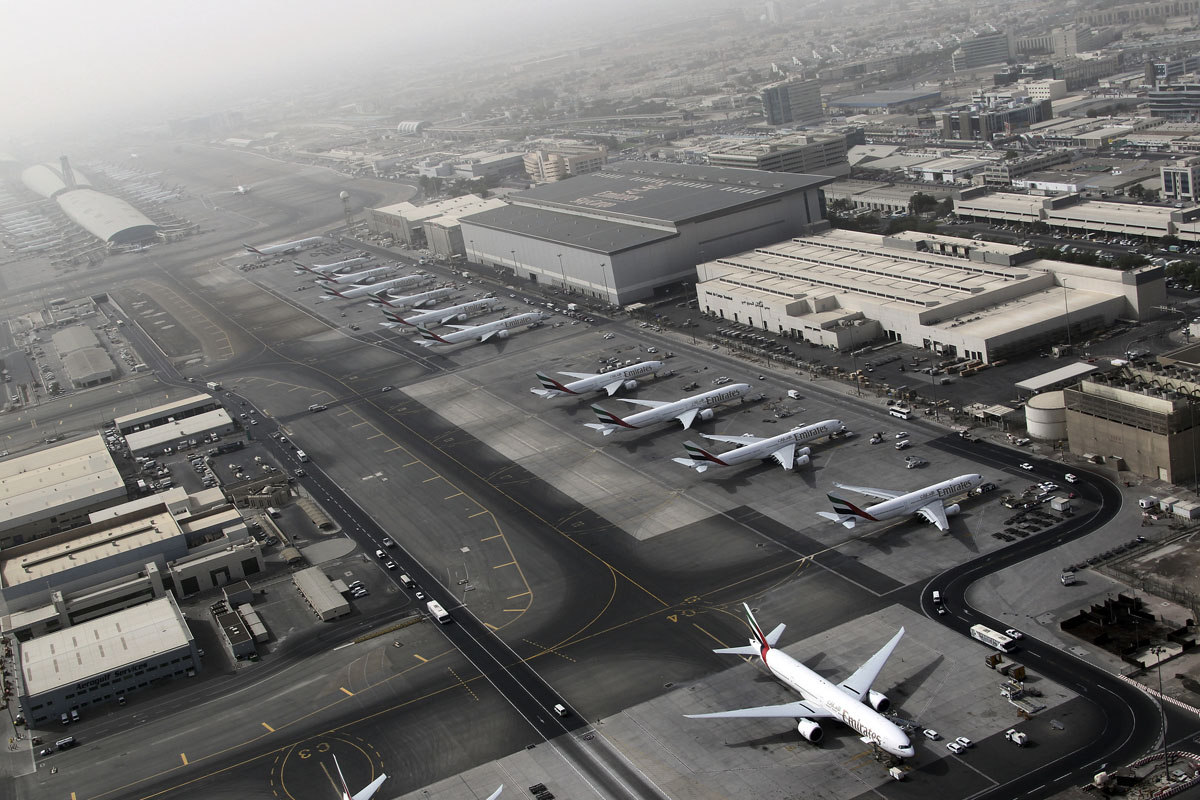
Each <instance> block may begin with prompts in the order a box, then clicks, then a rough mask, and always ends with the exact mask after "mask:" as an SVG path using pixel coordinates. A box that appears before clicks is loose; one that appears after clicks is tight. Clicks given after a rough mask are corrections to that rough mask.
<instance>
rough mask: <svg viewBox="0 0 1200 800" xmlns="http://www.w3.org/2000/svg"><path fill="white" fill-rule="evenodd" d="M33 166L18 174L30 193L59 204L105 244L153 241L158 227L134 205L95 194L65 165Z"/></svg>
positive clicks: (69, 216) (85, 181)
mask: <svg viewBox="0 0 1200 800" xmlns="http://www.w3.org/2000/svg"><path fill="white" fill-rule="evenodd" d="M63 161H64V164H63V166H62V167H60V166H58V165H55V164H36V165H34V166H32V167H29V168H28V169H26V170H25V171H24V172H22V173H21V181H22V182H23V183H24V184H25V186H26V187H27V188H29V189H30V190H31V191H33V192H35V193H37V194H39V195H41V196H42V197H45V198H46V199H47V200H53V201H54V202H56V203H58V205H59V207H60V208H61V209H62V210H63V213H64V214H66V215H67V217H68V218H69V219H70V220H71V221H72V222H74V223H75V224H76V225H78V226H79V227H81V228H83V229H84V230H86V231H87V232H88V233H90V234H92V235H93V236H95V237H96V238H97V239H100V240H101V241H103V242H107V243H108V244H133V243H136V242H143V241H146V240H147V239H153V238H155V237H156V236H157V235H158V225H157V224H155V222H154V221H153V220H151V219H150V218H149V217H147V216H146V215H145V214H143V213H142V212H140V211H138V210H137V209H136V208H134V207H133V206H131V205H129V203H126V202H125V201H124V200H121V199H119V198H116V197H112V196H111V195H107V194H103V193H101V192H97V191H96V190H95V189H92V188H91V182H90V181H88V179H87V178H86V177H85V176H84V175H81V174H80V173H79V172H76V171H75V170H73V169H71V168H70V167H68V166H66V163H65V162H66V159H65V158H64V159H63Z"/></svg>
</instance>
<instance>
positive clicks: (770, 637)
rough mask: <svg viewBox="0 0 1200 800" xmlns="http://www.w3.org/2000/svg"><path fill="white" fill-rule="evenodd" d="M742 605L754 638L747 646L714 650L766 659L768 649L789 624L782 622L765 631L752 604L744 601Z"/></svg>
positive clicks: (715, 651)
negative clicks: (767, 631)
mask: <svg viewBox="0 0 1200 800" xmlns="http://www.w3.org/2000/svg"><path fill="white" fill-rule="evenodd" d="M742 606H743V607H744V608H745V609H746V621H747V622H748V623H749V624H750V632H751V633H752V634H753V635H754V638H752V639H751V640H750V644H748V645H746V646H745V647H723V648H721V649H720V650H713V652H714V653H722V654H727V655H738V656H761V657H762V658H763V659H766V657H767V651H768V650H770V649H771V648H772V647H774V646H775V644H776V643H777V642H778V641H779V637H781V636H782V635H783V631H784V629H785V628H786V627H787V625H786V624H784V623H782V622H781V623H780V624H778V625H776V626H775V627H774V628H773V629H772V630H771V632H770V633H763V630H762V628H760V627H759V626H758V620H756V619H755V618H754V612H753V611H751V610H750V605H749V604H748V603H742Z"/></svg>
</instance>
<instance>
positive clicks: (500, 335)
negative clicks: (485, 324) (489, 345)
mask: <svg viewBox="0 0 1200 800" xmlns="http://www.w3.org/2000/svg"><path fill="white" fill-rule="evenodd" d="M496 338H497V339H507V338H508V331H496Z"/></svg>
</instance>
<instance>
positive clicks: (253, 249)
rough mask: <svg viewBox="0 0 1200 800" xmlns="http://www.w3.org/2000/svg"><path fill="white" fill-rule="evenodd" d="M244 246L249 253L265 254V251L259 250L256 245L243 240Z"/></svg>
mask: <svg viewBox="0 0 1200 800" xmlns="http://www.w3.org/2000/svg"><path fill="white" fill-rule="evenodd" d="M242 247H244V248H246V252H247V253H254V255H256V256H261V255H263V251H262V250H259V249H258V248H257V247H254V246H253V245H249V244H246V243H245V242H242Z"/></svg>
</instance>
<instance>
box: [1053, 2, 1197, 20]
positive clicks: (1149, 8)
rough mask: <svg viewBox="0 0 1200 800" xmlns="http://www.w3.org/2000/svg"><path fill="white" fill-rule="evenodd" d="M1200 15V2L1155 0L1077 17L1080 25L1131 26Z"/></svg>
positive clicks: (1088, 12)
mask: <svg viewBox="0 0 1200 800" xmlns="http://www.w3.org/2000/svg"><path fill="white" fill-rule="evenodd" d="M1198 13H1200V0H1154V1H1153V2H1149V3H1122V4H1119V5H1109V6H1106V7H1104V8H1100V9H1095V10H1092V11H1086V12H1084V13H1082V14H1077V15H1076V16H1075V22H1076V24H1078V25H1129V24H1131V23H1137V22H1162V21H1163V20H1166V19H1170V18H1171V17H1189V16H1195V15H1196V14H1198Z"/></svg>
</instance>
